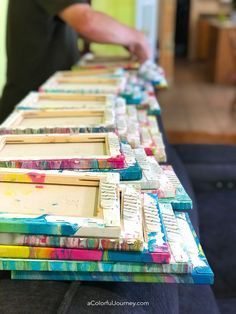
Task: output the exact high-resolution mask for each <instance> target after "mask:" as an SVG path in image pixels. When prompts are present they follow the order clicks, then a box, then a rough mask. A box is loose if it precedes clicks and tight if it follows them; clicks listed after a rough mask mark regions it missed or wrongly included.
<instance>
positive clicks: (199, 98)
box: [0, 0, 236, 144]
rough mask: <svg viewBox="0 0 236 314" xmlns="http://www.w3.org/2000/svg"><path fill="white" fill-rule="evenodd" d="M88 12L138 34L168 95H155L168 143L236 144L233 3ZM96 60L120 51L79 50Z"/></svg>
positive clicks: (1, 54) (1, 15)
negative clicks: (145, 39)
mask: <svg viewBox="0 0 236 314" xmlns="http://www.w3.org/2000/svg"><path fill="white" fill-rule="evenodd" d="M90 2H91V3H92V5H93V7H94V8H96V9H98V10H100V11H104V12H106V13H108V14H110V15H111V16H113V17H115V18H117V19H118V20H120V21H122V22H124V23H126V24H127V25H130V26H134V27H137V28H138V29H142V30H143V31H144V32H145V33H146V35H147V36H148V38H149V42H150V45H151V47H152V57H153V59H154V58H157V59H158V61H159V63H160V64H161V66H163V67H164V69H165V71H166V73H167V77H168V80H169V83H170V84H171V89H169V90H166V91H161V92H160V93H159V95H158V97H159V100H160V103H161V106H162V108H163V119H164V123H165V127H166V130H167V135H168V137H169V140H170V142H171V143H210V144H211V143H225V144H232V143H235V142H236V123H235V112H236V99H235V98H236V92H235V86H236V25H235V24H234V23H233V22H232V21H233V20H234V19H236V13H235V12H236V1H231V0H112V1H109V0H93V1H90ZM7 3H8V0H1V1H0V95H1V91H2V86H3V84H4V81H5V70H6V53H5V31H6V14H7ZM80 48H81V50H83V51H87V50H88V49H90V50H92V51H94V52H95V53H96V54H102V55H114V54H115V55H125V54H126V51H125V50H124V49H122V48H119V47H115V46H107V45H97V44H92V45H91V46H88V45H86V44H85V45H84V44H83V43H82V41H81V42H80Z"/></svg>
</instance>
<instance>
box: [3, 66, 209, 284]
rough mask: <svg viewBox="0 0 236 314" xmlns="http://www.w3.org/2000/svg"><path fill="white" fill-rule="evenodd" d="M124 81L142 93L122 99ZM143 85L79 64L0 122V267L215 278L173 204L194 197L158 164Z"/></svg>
mask: <svg viewBox="0 0 236 314" xmlns="http://www.w3.org/2000/svg"><path fill="white" fill-rule="evenodd" d="M128 85H129V86H131V85H132V88H133V90H134V91H140V90H142V92H143V93H144V94H143V95H145V96H144V97H146V98H142V97H143V95H142V97H141V98H142V99H141V101H140V102H137V103H133V106H131V102H132V101H131V99H132V97H131V98H130V99H129V100H128V101H127V94H128V93H126V92H127V90H128V89H129V88H130V87H127V86H128ZM150 86H151V85H150V84H149V83H146V82H145V81H142V80H140V79H139V78H137V77H136V76H135V75H134V74H130V73H129V72H126V71H125V70H124V69H117V68H115V67H111V68H109V67H104V68H103V67H102V68H99V67H97V68H90V67H89V68H88V69H87V68H86V67H83V68H81V69H77V70H76V71H71V72H58V73H56V74H55V75H54V76H52V77H51V78H50V79H49V80H48V81H47V82H46V83H45V84H44V85H43V86H41V87H40V89H39V93H35V92H32V93H30V94H29V95H28V96H27V97H26V98H25V99H24V100H23V101H22V102H20V103H19V104H18V105H17V107H16V110H15V111H14V112H13V113H12V114H11V115H10V116H9V117H8V118H7V119H6V121H5V122H4V123H3V124H2V125H1V126H0V134H1V137H0V145H1V148H0V167H1V168H0V186H1V188H0V200H1V201H0V269H1V270H10V271H11V272H12V278H13V279H31V280H33V279H38V280H40V279H42V280H86V281H124V282H125V281H129V282H130V281H131V282H162V283H199V284H209V283H212V282H213V278H214V275H213V273H212V271H211V269H210V267H209V265H208V263H207V260H206V258H205V256H204V253H203V251H202V249H201V246H200V244H199V241H198V238H197V236H196V234H195V232H194V230H193V227H192V225H191V222H190V220H189V217H188V214H187V213H184V212H181V211H187V210H190V209H191V207H192V201H191V199H190V198H189V196H188V194H187V193H186V191H185V190H184V188H183V186H182V185H181V183H180V181H179V180H178V178H177V176H176V174H175V172H174V170H173V168H172V167H171V166H170V165H167V164H159V162H160V163H162V162H165V161H166V154H165V147H164V144H163V141H162V136H161V133H160V131H159V128H158V125H157V122H156V117H155V116H154V115H153V114H157V113H158V114H159V113H160V111H159V110H157V108H158V107H159V105H158V102H157V100H156V98H155V97H154V94H153V89H152V88H151V87H150ZM122 93H126V95H124V94H122ZM119 95H120V96H123V97H124V98H120V97H119ZM135 97H136V96H135ZM135 97H133V99H134V98H135ZM136 98H137V97H136ZM127 102H128V103H129V105H128V104H127Z"/></svg>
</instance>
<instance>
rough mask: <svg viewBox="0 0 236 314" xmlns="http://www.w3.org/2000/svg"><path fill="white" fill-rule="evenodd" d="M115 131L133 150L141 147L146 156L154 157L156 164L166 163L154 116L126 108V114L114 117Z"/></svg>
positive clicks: (160, 136)
mask: <svg viewBox="0 0 236 314" xmlns="http://www.w3.org/2000/svg"><path fill="white" fill-rule="evenodd" d="M116 121H117V122H116V125H117V131H118V134H119V136H120V138H121V139H122V140H126V141H127V142H128V143H129V144H130V145H131V146H132V147H133V148H137V147H140V146H142V147H143V148H144V149H145V152H146V154H147V155H148V156H152V155H153V156H155V158H156V159H157V161H158V162H166V159H167V157H166V152H165V145H164V142H163V139H162V134H161V133H160V131H159V128H158V124H157V120H156V117H155V116H149V115H148V114H147V112H146V111H145V110H137V109H136V108H135V107H134V106H132V107H131V106H127V108H126V112H125V113H122V114H117V116H116Z"/></svg>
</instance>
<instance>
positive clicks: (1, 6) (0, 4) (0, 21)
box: [0, 0, 8, 96]
mask: <svg viewBox="0 0 236 314" xmlns="http://www.w3.org/2000/svg"><path fill="white" fill-rule="evenodd" d="M7 4H8V0H1V1H0V96H1V94H2V87H3V85H4V82H5V72H6V50H5V46H6V43H5V34H6V16H7Z"/></svg>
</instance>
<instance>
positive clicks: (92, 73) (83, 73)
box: [60, 68, 128, 78]
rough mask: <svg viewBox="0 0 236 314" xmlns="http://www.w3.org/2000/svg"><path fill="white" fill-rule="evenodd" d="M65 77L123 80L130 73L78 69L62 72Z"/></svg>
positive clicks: (117, 69)
mask: <svg viewBox="0 0 236 314" xmlns="http://www.w3.org/2000/svg"><path fill="white" fill-rule="evenodd" d="M60 73H61V75H62V76H63V77H80V78H81V77H96V78H98V77H102V78H122V77H127V76H128V72H125V70H124V69H122V68H111V69H109V68H107V69H91V70H90V69H83V68H78V69H76V70H72V71H61V72H60Z"/></svg>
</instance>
